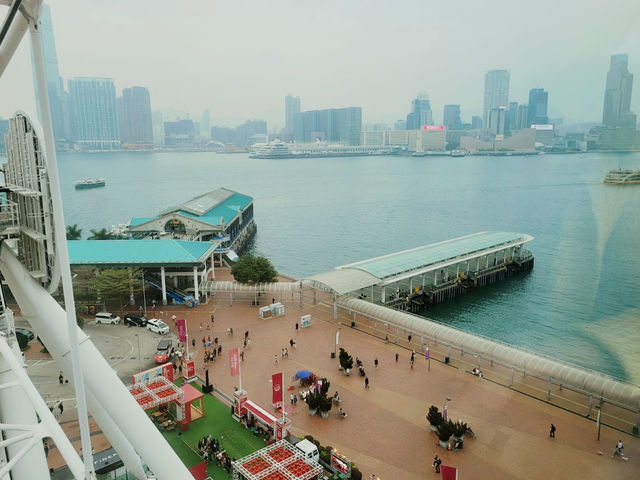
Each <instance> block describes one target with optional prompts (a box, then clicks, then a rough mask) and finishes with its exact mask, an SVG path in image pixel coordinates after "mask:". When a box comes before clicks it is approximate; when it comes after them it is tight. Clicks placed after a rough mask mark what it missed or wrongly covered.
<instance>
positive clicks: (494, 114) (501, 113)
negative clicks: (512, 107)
mask: <svg viewBox="0 0 640 480" xmlns="http://www.w3.org/2000/svg"><path fill="white" fill-rule="evenodd" d="M506 120H507V107H504V106H502V107H496V108H493V109H491V111H490V112H489V116H488V123H487V126H486V130H487V132H488V133H489V135H504V130H505V123H506Z"/></svg>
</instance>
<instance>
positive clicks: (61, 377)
mask: <svg viewBox="0 0 640 480" xmlns="http://www.w3.org/2000/svg"><path fill="white" fill-rule="evenodd" d="M58 381H59V382H60V385H62V384H63V383H64V375H63V374H62V370H61V371H60V375H58Z"/></svg>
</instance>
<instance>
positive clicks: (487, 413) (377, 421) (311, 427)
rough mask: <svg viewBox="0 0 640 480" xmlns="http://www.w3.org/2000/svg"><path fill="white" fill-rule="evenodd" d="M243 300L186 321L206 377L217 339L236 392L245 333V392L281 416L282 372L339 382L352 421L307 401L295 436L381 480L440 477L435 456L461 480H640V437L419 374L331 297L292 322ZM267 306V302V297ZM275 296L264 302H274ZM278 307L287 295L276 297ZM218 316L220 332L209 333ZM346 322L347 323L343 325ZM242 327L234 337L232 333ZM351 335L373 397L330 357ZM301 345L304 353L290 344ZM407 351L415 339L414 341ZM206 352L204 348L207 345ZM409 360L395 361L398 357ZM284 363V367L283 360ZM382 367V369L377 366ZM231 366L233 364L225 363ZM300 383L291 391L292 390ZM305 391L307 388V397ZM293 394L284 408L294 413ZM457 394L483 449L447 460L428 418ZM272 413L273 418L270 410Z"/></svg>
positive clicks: (443, 374)
mask: <svg viewBox="0 0 640 480" xmlns="http://www.w3.org/2000/svg"><path fill="white" fill-rule="evenodd" d="M246 295H247V297H245V298H244V299H243V300H241V299H240V298H238V296H237V295H234V300H233V306H230V301H229V297H228V296H226V295H225V294H218V295H217V296H215V297H213V298H212V299H211V301H210V303H209V304H207V305H202V306H200V307H198V308H197V309H193V310H191V311H188V312H187V319H188V322H189V331H190V332H193V333H192V334H193V335H195V336H196V346H197V351H196V358H197V365H198V372H199V373H200V374H202V372H203V368H204V365H203V362H202V355H201V351H200V350H201V342H199V340H200V338H201V336H199V334H200V331H199V324H200V323H201V322H202V323H203V324H204V325H205V327H204V331H203V333H204V334H207V335H208V334H211V336H212V338H213V337H214V336H217V337H219V338H220V340H221V343H222V345H223V357H222V359H219V360H218V361H217V362H216V363H214V364H210V365H209V367H208V368H209V374H210V377H211V380H212V383H213V384H214V385H215V387H216V388H217V389H218V390H221V391H223V392H225V393H226V394H227V395H231V394H232V392H233V388H234V386H237V384H238V383H237V380H238V379H237V377H230V376H229V367H228V360H227V358H228V357H227V355H226V352H227V351H228V349H229V348H233V347H240V349H242V343H243V338H244V336H243V333H244V332H245V331H249V335H250V338H251V344H250V348H249V349H248V350H247V351H246V352H245V355H244V358H245V361H244V362H242V387H243V388H244V389H245V390H247V391H248V394H249V398H250V399H252V400H253V401H255V402H257V403H259V404H261V405H262V406H264V407H267V408H269V409H271V408H270V403H271V383H270V378H271V374H272V373H276V372H279V371H283V372H284V378H285V380H287V381H288V380H289V379H291V377H292V376H293V375H294V374H295V372H296V371H298V370H300V369H308V370H311V371H312V372H313V373H315V374H316V375H318V376H320V377H323V376H324V377H327V379H328V380H329V381H331V389H330V393H333V392H334V391H335V390H337V391H338V392H339V393H340V396H341V397H342V398H343V402H342V408H343V409H344V411H345V412H346V413H347V414H348V417H347V418H346V419H344V420H342V419H340V418H339V417H338V416H337V414H336V412H335V408H334V409H333V410H332V411H331V412H330V417H329V419H321V418H320V417H309V416H308V414H307V408H306V405H305V404H301V403H300V402H298V406H297V412H294V413H293V414H292V415H291V418H292V421H293V432H294V433H295V434H297V435H306V434H311V435H313V436H314V437H315V438H317V439H318V440H319V441H320V442H321V444H323V445H331V446H333V447H335V448H338V449H339V450H341V451H342V452H343V453H345V454H346V455H347V456H348V457H349V458H351V460H352V461H354V462H355V463H356V464H357V465H358V466H359V467H360V469H361V470H362V471H363V473H364V474H365V476H364V477H363V478H367V477H368V475H370V474H372V473H375V474H377V475H380V476H381V478H384V479H409V480H413V479H416V480H417V479H424V478H431V477H434V478H435V477H436V475H435V473H433V470H432V468H431V461H432V459H433V456H434V455H436V454H437V455H439V456H440V457H441V458H442V459H443V463H444V464H446V465H453V466H456V467H458V468H459V469H460V478H461V479H486V478H502V479H507V478H508V479H539V478H584V479H589V478H592V479H600V478H621V479H625V478H628V479H632V478H637V476H638V472H639V471H640V462H639V461H640V440H639V439H638V438H634V437H632V436H630V435H626V434H623V433H619V432H618V431H616V430H613V429H610V428H607V427H603V428H602V430H601V437H600V438H601V439H600V441H597V440H596V426H595V423H594V422H593V421H591V420H588V419H585V418H584V417H581V416H579V415H576V414H574V413H571V412H569V411H566V410H564V409H561V408H558V407H555V406H552V405H549V404H547V403H545V402H543V401H540V400H538V399H535V398H532V397H530V396H528V395H525V394H522V393H519V392H517V391H514V390H511V389H509V388H506V387H504V386H501V385H499V384H496V383H494V382H492V381H491V380H490V379H482V380H480V379H478V378H477V377H475V376H473V375H471V374H470V373H468V371H467V369H465V368H464V367H463V366H462V365H458V366H457V365H455V363H456V362H453V363H454V364H453V365H445V364H443V363H441V362H439V361H435V360H432V361H431V370H430V371H428V363H427V361H426V360H425V359H424V358H423V357H422V356H420V355H417V357H416V362H415V365H414V368H413V369H411V368H410V365H409V357H410V351H409V350H408V349H406V348H404V347H403V346H400V345H396V344H394V343H385V341H384V340H383V339H380V338H377V337H374V336H373V335H370V334H368V333H366V332H363V331H360V330H358V329H352V328H350V327H348V326H346V325H340V324H338V323H336V322H335V321H334V320H333V319H332V312H333V307H332V304H331V303H330V299H329V298H328V297H327V298H324V299H323V298H320V297H321V296H320V295H319V296H318V303H316V304H313V303H312V302H311V299H307V298H306V297H305V300H304V302H303V305H302V306H300V305H299V298H298V296H297V295H295V296H294V297H293V298H292V297H291V296H290V294H289V297H288V298H287V295H286V294H285V295H284V297H283V298H282V300H283V303H285V306H286V314H285V315H284V316H282V317H273V318H269V319H265V320H260V319H259V318H258V307H257V306H252V305H251V303H252V302H251V300H252V299H253V296H252V295H250V294H246ZM265 297H268V298H265ZM271 297H272V295H270V294H265V295H263V296H262V297H260V299H262V300H263V301H262V303H261V305H264V304H266V303H270V301H271ZM276 300H277V301H279V300H280V298H276ZM211 312H214V315H215V323H214V325H213V329H212V330H209V331H207V329H206V324H207V322H208V321H209V316H210V314H211ZM304 314H311V316H312V326H311V327H309V328H306V329H300V330H299V331H298V332H297V333H296V330H295V323H296V322H298V323H299V319H300V316H301V315H304ZM339 321H342V322H346V321H347V319H346V318H339ZM231 327H232V328H233V330H234V336H233V337H230V336H228V335H227V333H226V331H227V329H228V328H231ZM338 328H339V329H340V330H339V331H340V346H342V347H344V348H346V349H347V351H348V352H349V353H350V354H351V355H353V357H354V359H355V357H356V356H357V357H359V358H360V359H361V360H362V361H363V362H364V366H365V370H366V373H367V376H368V378H369V380H370V388H369V389H365V388H364V382H363V379H362V378H361V377H359V376H358V375H357V374H354V375H352V376H349V377H347V376H344V375H343V374H342V373H341V372H340V371H339V370H338V361H337V358H336V359H331V357H330V353H331V352H332V351H333V350H334V347H335V335H336V330H337V329H338ZM291 338H294V339H295V340H296V342H297V349H292V348H290V347H289V339H291ZM404 343H405V344H406V342H404ZM198 345H200V347H198ZM285 346H286V347H287V348H289V358H288V359H285V360H283V359H282V358H281V356H280V352H281V348H282V347H285ZM396 352H398V353H399V354H400V358H399V361H398V362H397V363H396V362H395V354H396ZM276 355H277V357H278V363H277V364H275V356H276ZM375 358H377V359H378V360H379V364H380V366H379V368H378V369H377V370H376V369H375V368H374V364H373V362H374V359H375ZM221 360H222V361H221ZM289 384H291V383H290V382H288V383H286V385H289ZM298 390H299V389H297V388H296V390H295V391H296V392H297V391H298ZM289 393H290V392H286V394H285V395H286V396H285V403H286V404H287V405H288V404H289V402H288V395H289ZM447 397H450V398H451V399H452V400H451V401H450V402H449V404H448V410H449V417H450V418H452V419H454V420H455V419H462V420H464V421H466V422H468V423H469V425H470V426H471V427H472V428H473V430H474V431H475V432H476V434H477V436H478V438H477V439H476V440H472V439H469V438H468V437H466V439H465V443H464V449H463V450H462V451H460V452H447V451H445V450H444V449H442V448H440V447H437V446H436V440H437V439H436V436H435V435H434V434H433V433H431V432H430V431H429V428H428V423H427V421H426V419H425V415H426V413H427V409H428V407H429V406H430V405H432V404H434V405H437V406H438V407H439V408H440V409H442V405H443V402H444V400H445V399H446V398H447ZM271 410H272V409H271ZM551 423H553V424H555V425H556V427H557V429H558V430H557V434H556V438H555V439H552V438H549V426H550V424H551ZM620 438H621V439H622V440H623V442H624V444H625V450H624V451H625V453H626V455H627V456H628V457H629V460H628V461H627V462H624V461H621V460H613V459H611V454H612V452H613V447H614V446H615V443H616V442H617V440H618V439H620Z"/></svg>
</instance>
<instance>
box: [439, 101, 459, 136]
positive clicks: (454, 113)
mask: <svg viewBox="0 0 640 480" xmlns="http://www.w3.org/2000/svg"><path fill="white" fill-rule="evenodd" d="M442 124H443V125H444V126H445V127H447V130H460V128H461V127H462V121H461V120H460V105H445V106H444V113H443V115H442Z"/></svg>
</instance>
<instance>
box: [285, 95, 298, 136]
mask: <svg viewBox="0 0 640 480" xmlns="http://www.w3.org/2000/svg"><path fill="white" fill-rule="evenodd" d="M296 113H300V97H293V96H291V95H287V96H286V97H285V98H284V115H285V130H286V132H285V133H287V134H289V135H293V132H294V118H295V115H296Z"/></svg>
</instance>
